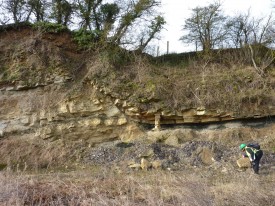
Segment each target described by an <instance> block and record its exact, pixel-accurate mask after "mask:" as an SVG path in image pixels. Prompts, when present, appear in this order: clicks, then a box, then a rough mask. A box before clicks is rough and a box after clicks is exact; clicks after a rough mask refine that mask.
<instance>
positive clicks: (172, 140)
mask: <svg viewBox="0 0 275 206" xmlns="http://www.w3.org/2000/svg"><path fill="white" fill-rule="evenodd" d="M164 143H165V144H167V145H170V146H175V147H177V146H179V139H178V137H177V136H174V135H171V136H169V137H168V138H167V139H166V140H165V141H164Z"/></svg>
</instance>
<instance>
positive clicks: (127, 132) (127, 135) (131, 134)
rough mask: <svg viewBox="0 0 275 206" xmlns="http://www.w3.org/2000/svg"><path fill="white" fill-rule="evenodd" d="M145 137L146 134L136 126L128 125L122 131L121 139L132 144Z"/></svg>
mask: <svg viewBox="0 0 275 206" xmlns="http://www.w3.org/2000/svg"><path fill="white" fill-rule="evenodd" d="M144 136H145V133H144V132H143V131H142V130H141V129H140V128H139V127H138V126H137V125H136V124H127V126H126V127H125V129H123V130H121V133H120V134H119V137H120V139H121V141H123V142H130V141H132V140H135V139H140V138H142V137H144Z"/></svg>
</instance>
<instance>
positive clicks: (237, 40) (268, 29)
mask: <svg viewBox="0 0 275 206" xmlns="http://www.w3.org/2000/svg"><path fill="white" fill-rule="evenodd" d="M273 25H274V20H273V18H272V15H269V16H268V17H265V18H254V17H252V16H251V14H250V10H248V12H247V13H246V14H238V15H237V16H233V17H231V18H230V19H229V21H228V24H227V26H228V28H229V38H228V41H229V44H233V45H234V46H235V47H236V48H241V47H243V46H245V45H248V44H261V45H268V44H271V43H272V42H273V41H274V32H273V31H274V26H273Z"/></svg>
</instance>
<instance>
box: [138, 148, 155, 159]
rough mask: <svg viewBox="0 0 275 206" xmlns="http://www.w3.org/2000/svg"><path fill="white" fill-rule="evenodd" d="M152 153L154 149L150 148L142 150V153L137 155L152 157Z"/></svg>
mask: <svg viewBox="0 0 275 206" xmlns="http://www.w3.org/2000/svg"><path fill="white" fill-rule="evenodd" d="M153 155H154V150H153V149H152V148H150V149H148V150H146V151H144V152H143V153H142V154H140V155H139V157H143V158H144V157H152V156H153Z"/></svg>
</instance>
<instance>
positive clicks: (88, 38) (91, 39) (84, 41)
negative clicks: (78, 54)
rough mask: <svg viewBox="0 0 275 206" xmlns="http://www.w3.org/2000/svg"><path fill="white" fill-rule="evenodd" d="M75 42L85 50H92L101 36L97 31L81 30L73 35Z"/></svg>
mask: <svg viewBox="0 0 275 206" xmlns="http://www.w3.org/2000/svg"><path fill="white" fill-rule="evenodd" d="M73 38H74V40H75V41H76V42H77V43H78V45H79V46H80V47H81V48H83V49H91V48H93V47H94V46H95V43H96V42H97V41H98V38H99V35H98V33H97V32H96V31H87V30H83V29H80V30H78V31H75V32H74V33H73Z"/></svg>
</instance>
